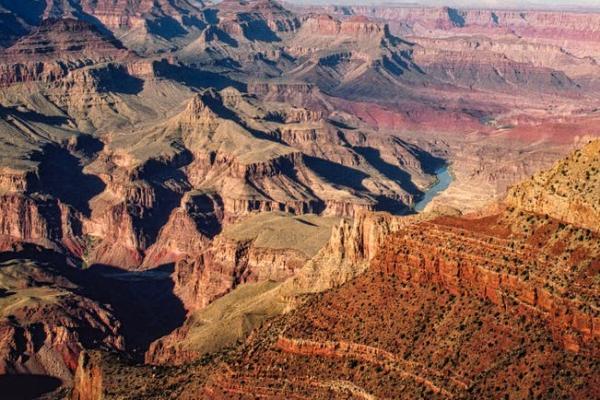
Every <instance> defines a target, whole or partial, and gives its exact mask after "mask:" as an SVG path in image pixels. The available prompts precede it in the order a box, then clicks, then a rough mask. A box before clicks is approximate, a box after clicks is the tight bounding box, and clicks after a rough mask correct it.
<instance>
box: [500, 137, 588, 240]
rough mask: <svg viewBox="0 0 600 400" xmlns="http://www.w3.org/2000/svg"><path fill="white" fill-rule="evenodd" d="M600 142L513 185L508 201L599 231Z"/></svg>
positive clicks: (514, 205) (511, 203)
mask: <svg viewBox="0 0 600 400" xmlns="http://www.w3.org/2000/svg"><path fill="white" fill-rule="evenodd" d="M599 162H600V141H598V140H596V141H594V142H591V143H590V144H588V145H587V146H585V147H583V148H582V149H581V150H577V151H576V152H574V153H572V154H570V155H569V156H568V157H567V158H566V159H564V160H561V161H560V162H558V163H556V164H555V165H554V166H553V167H552V169H550V170H548V171H543V172H540V173H539V174H536V175H534V177H533V178H532V179H531V180H529V181H525V182H523V183H521V184H519V185H516V186H515V187H513V188H512V189H511V190H510V192H509V194H508V198H507V199H506V202H507V203H508V204H510V205H511V206H513V207H517V208H521V209H525V210H528V211H533V212H536V213H540V214H549V215H553V216H555V217H556V218H558V219H561V220H563V221H566V222H569V223H571V224H573V225H577V226H581V227H585V228H587V229H591V230H593V231H598V229H599V227H598V221H599V220H600V209H599V204H600V198H599V196H600V178H599V177H598V175H599V174H598V169H597V168H598V167H597V165H598V164H599Z"/></svg>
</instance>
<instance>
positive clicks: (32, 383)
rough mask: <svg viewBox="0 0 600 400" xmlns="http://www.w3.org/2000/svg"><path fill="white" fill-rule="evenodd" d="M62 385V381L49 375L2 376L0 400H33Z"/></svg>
mask: <svg viewBox="0 0 600 400" xmlns="http://www.w3.org/2000/svg"><path fill="white" fill-rule="evenodd" d="M61 385H62V381H61V380H60V379H58V378H55V377H53V376H48V375H0V398H2V399H6V400H33V399H37V398H38V397H40V396H42V395H44V394H48V393H50V392H53V391H54V390H56V389H58V388H59V387H60V386H61Z"/></svg>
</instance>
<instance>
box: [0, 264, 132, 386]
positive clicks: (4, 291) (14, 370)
mask: <svg viewBox="0 0 600 400" xmlns="http://www.w3.org/2000/svg"><path fill="white" fill-rule="evenodd" d="M9 254H10V253H4V254H3V262H2V264H1V265H0V285H1V286H2V287H1V289H0V290H1V299H0V315H1V322H0V332H1V334H0V335H1V336H2V346H1V348H0V371H1V373H2V374H36V375H41V376H44V375H48V376H53V377H58V378H60V379H61V380H62V381H63V384H68V383H70V382H71V378H72V374H73V373H74V372H75V369H76V367H77V359H78V356H79V353H80V352H81V350H82V349H84V348H88V349H89V348H103V349H105V350H113V351H122V350H124V349H125V343H124V338H123V336H122V332H121V324H120V322H119V321H118V320H117V319H116V318H115V316H114V315H113V313H112V310H111V309H110V308H107V307H106V306H104V305H102V304H100V303H98V302H95V301H93V300H91V299H90V298H88V297H85V296H84V295H82V294H81V292H82V290H81V288H80V287H78V286H77V285H75V284H74V283H72V282H71V281H70V280H69V279H68V278H66V277H64V276H63V275H62V274H61V273H60V272H59V269H57V268H55V267H53V266H52V265H48V264H46V263H40V262H38V261H33V260H27V259H18V258H16V259H9Z"/></svg>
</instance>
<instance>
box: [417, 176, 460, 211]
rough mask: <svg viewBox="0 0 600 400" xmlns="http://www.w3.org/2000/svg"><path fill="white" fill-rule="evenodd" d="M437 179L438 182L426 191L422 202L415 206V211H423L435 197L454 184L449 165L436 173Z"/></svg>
mask: <svg viewBox="0 0 600 400" xmlns="http://www.w3.org/2000/svg"><path fill="white" fill-rule="evenodd" d="M435 177H436V178H437V181H436V182H435V184H434V185H433V186H431V187H430V188H429V189H427V190H426V191H425V194H423V197H422V198H421V200H419V201H418V202H417V203H416V204H415V211H418V212H421V211H423V210H424V209H425V207H426V206H427V204H429V202H431V200H433V198H434V197H435V196H437V195H438V194H440V193H441V192H443V191H444V190H446V189H448V186H450V183H451V182H452V175H450V170H449V168H448V165H444V166H443V167H440V168H438V169H437V170H436V171H435Z"/></svg>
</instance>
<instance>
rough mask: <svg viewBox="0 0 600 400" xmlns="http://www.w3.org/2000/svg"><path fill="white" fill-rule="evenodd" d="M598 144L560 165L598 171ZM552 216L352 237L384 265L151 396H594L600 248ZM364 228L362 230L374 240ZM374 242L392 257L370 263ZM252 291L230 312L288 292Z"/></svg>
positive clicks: (119, 373) (476, 220)
mask: <svg viewBox="0 0 600 400" xmlns="http://www.w3.org/2000/svg"><path fill="white" fill-rule="evenodd" d="M596 144H597V143H591V144H589V145H588V146H587V148H583V149H582V150H580V151H578V152H576V153H573V154H571V155H570V156H569V157H568V159H567V160H566V161H563V162H561V163H559V165H562V164H566V165H569V169H572V170H577V167H581V166H582V165H586V166H589V159H587V158H586V157H584V156H583V155H580V156H579V157H577V154H586V152H587V151H589V150H590V149H594V148H595V147H594V146H595V145H596ZM595 153H596V152H594V154H595ZM597 162H598V160H595V161H594V163H595V164H597ZM595 164H594V165H595ZM579 178H580V180H584V179H585V177H583V176H582V177H579ZM523 185H526V184H523ZM529 185H532V184H531V183H530V184H529ZM593 196H594V194H591V193H587V194H584V195H583V197H584V198H586V197H587V198H591V197H593ZM573 201H577V199H576V198H573ZM543 210H547V207H545V206H544V205H543V204H541V205H540V208H539V209H536V210H529V211H528V210H524V209H519V208H514V207H507V206H502V205H501V206H499V207H497V208H495V209H493V210H488V211H487V212H481V213H479V214H473V215H468V216H454V217H450V216H441V217H434V218H433V219H427V220H424V217H421V221H419V220H414V219H413V220H412V221H411V222H410V223H407V224H406V223H402V218H397V219H396V221H397V222H396V223H395V227H393V228H392V225H389V223H390V221H389V220H388V221H387V222H385V220H387V218H388V217H382V218H383V220H382V219H381V218H377V217H376V218H375V220H372V221H378V223H377V226H379V227H382V228H383V231H382V232H387V236H384V237H385V239H381V237H378V236H372V235H369V234H368V235H352V236H353V239H351V240H350V238H347V239H348V240H341V241H342V242H343V243H344V246H339V245H338V246H337V247H336V249H344V250H343V251H342V252H339V254H344V255H347V256H349V257H352V255H357V254H362V257H358V259H360V260H364V259H365V258H371V262H370V266H369V268H368V269H367V270H366V272H364V273H363V274H360V275H358V276H357V277H356V278H355V279H352V280H350V281H349V282H346V283H345V284H342V285H341V286H338V287H333V288H332V289H330V290H328V291H325V292H324V293H321V294H316V295H313V296H311V297H309V298H308V299H306V300H304V301H302V302H300V303H299V304H297V305H296V306H295V309H294V310H293V311H291V312H288V313H286V314H284V315H282V316H280V317H276V318H274V319H271V321H269V322H267V323H264V324H263V325H262V327H261V328H259V329H257V330H255V331H254V332H253V333H252V334H251V335H250V337H249V338H248V339H247V341H246V342H245V343H244V344H242V345H240V346H239V347H237V348H234V349H233V350H231V351H227V352H224V353H221V354H215V355H212V356H209V357H206V358H200V359H198V361H197V362H196V363H192V364H187V366H186V367H185V368H182V367H160V368H159V369H155V371H157V373H156V374H155V376H154V377H153V379H152V380H151V381H150V382H153V383H150V384H149V385H148V386H146V387H145V389H144V390H143V392H142V393H139V395H140V396H142V397H143V398H157V397H156V396H158V395H159V394H158V392H157V391H156V389H157V388H158V387H160V388H163V391H162V392H160V396H162V397H163V398H164V397H167V398H202V397H211V398H228V399H229V398H248V397H251V396H255V395H256V394H257V393H259V394H260V395H261V396H263V397H265V398H281V397H290V396H295V397H298V398H332V397H333V398H348V397H361V398H372V397H374V396H377V397H380V396H382V397H386V396H394V397H398V398H414V397H415V396H423V397H427V398H454V397H458V398H478V397H482V396H483V397H495V396H515V397H523V398H527V397H535V396H541V397H553V396H567V397H570V398H581V399H584V398H590V397H595V396H597V394H598V392H597V386H598V382H596V380H597V377H598V370H597V359H598V356H599V354H598V341H599V340H600V332H599V331H598V326H600V325H599V323H600V320H599V316H600V315H599V314H598V304H597V295H596V293H597V292H598V287H597V279H596V275H597V269H598V265H597V264H598V256H599V254H600V240H599V238H598V236H597V232H595V231H593V230H590V229H587V228H585V227H580V226H577V225H573V224H570V223H567V222H564V221H561V220H559V219H558V218H560V215H557V214H554V213H550V214H544V211H543ZM404 218H407V217H404ZM409 218H410V217H409ZM367 219H369V218H367ZM364 221H366V220H364ZM364 221H363V224H361V228H360V229H359V230H360V231H361V232H369V231H372V229H366V230H364V228H365V227H367V226H368V225H365V224H364ZM596 222H597V221H596ZM344 225H345V224H342V225H341V227H340V232H344V231H346V230H347V229H346V228H344ZM386 226H387V227H388V228H385V227H386ZM357 228H358V227H357ZM389 228H391V229H389ZM356 232H358V230H356ZM345 236H346V235H341V236H339V237H337V236H335V235H334V236H333V237H332V239H331V242H330V244H332V243H333V241H338V242H339V241H340V238H341V237H345ZM367 243H373V244H375V243H381V245H380V246H379V250H378V251H377V252H376V253H371V250H368V249H370V245H367ZM375 246H376V245H375ZM376 247H377V246H376ZM324 253H325V250H324V251H322V252H321V253H320V254H321V256H323V255H324ZM368 254H370V256H369V255H368ZM318 258H319V256H317V258H316V259H318ZM358 259H357V260H358ZM339 261H340V260H339V257H338V262H339ZM342 265H343V263H342ZM355 265H357V264H355ZM358 265H360V263H359V264H358ZM305 268H307V267H305ZM308 269H310V267H308ZM323 269H326V267H325V266H324V265H323V266H321V267H320V268H313V271H319V270H323ZM334 270H338V269H337V268H334ZM299 273H300V275H299V276H301V275H302V273H303V270H301V271H300V272H299ZM325 276H326V275H325ZM295 281H296V282H302V280H300V281H298V280H297V279H296V280H295ZM323 282H327V279H325V281H323ZM338 283H342V282H339V281H338ZM335 285H336V283H334V284H333V286H335ZM285 286H286V283H284V284H283V285H282V286H281V287H285ZM325 286H327V285H325ZM306 287H308V288H310V289H309V291H310V290H311V289H313V288H314V286H313V285H312V284H311V285H309V286H306ZM328 287H330V288H331V286H328ZM320 289H323V287H322V288H320ZM245 290H246V292H245V293H242V292H241V291H239V290H238V291H237V293H238V294H239V295H240V296H242V297H243V296H246V299H245V300H242V301H241V302H238V301H233V303H231V305H232V304H245V305H246V306H247V305H248V304H249V303H248V302H247V299H248V298H250V299H254V300H252V302H253V303H254V304H255V305H254V307H256V304H257V303H260V302H261V301H262V304H263V306H264V305H265V304H268V303H267V302H265V300H264V299H265V295H267V296H268V294H269V292H272V291H273V290H276V291H277V290H279V291H280V290H281V288H279V289H278V288H274V287H267V288H259V287H254V288H251V287H247V288H245ZM317 290H319V288H317ZM256 291H258V293H259V296H257V294H256ZM253 292H254V293H253ZM233 293H236V292H233ZM233 293H232V294H233ZM288 293H290V292H288ZM299 293H302V292H301V291H298V292H296V295H298V294H299ZM248 296H249V297H248ZM261 296H262V297H261ZM225 299H227V296H226V297H224V298H223V299H222V300H225ZM238 300H239V299H238ZM244 301H246V302H244ZM281 301H282V300H281V299H280V307H282V308H283V309H285V308H286V307H285V305H282V303H281ZM288 302H289V300H288ZM215 304H216V303H215ZM288 304H290V303H288ZM231 305H230V306H231ZM225 307H227V305H225ZM287 307H288V309H289V306H287ZM251 309H252V308H247V309H246V311H250V310H251ZM254 309H255V310H256V308H254ZM279 312H281V311H278V312H277V313H279ZM248 315H250V314H248ZM271 315H273V314H271ZM213 337H214V336H213ZM94 368H97V369H98V370H100V371H101V372H102V374H106V375H105V376H106V377H107V378H108V379H107V380H108V381H112V382H115V380H116V379H119V382H121V383H122V384H121V386H117V385H115V384H107V385H105V386H104V387H103V391H104V392H103V393H104V395H105V396H108V398H111V397H110V396H116V397H118V396H122V395H123V394H124V393H126V391H127V389H126V387H129V385H139V382H140V380H144V381H145V382H149V381H147V380H146V379H144V378H141V376H142V375H143V374H144V371H143V369H135V368H129V367H126V366H125V365H123V364H122V363H121V362H119V361H118V360H114V359H112V360H110V359H105V358H104V359H103V358H98V359H97V363H96V364H95V367H94ZM191 377H194V378H193V379H191ZM184 381H186V382H187V383H185V384H184V383H183V382H184ZM83 383H84V384H86V383H87V382H83ZM123 385H124V386H123ZM82 387H85V385H83V386H82ZM165 388H166V390H164V389H165ZM77 390H80V389H77Z"/></svg>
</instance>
